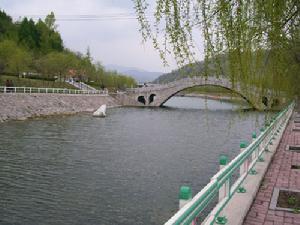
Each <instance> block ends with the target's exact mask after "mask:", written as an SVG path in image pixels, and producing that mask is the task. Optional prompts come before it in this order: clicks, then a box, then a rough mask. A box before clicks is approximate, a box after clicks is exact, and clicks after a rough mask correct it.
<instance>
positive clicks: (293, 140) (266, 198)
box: [243, 104, 300, 225]
mask: <svg viewBox="0 0 300 225" xmlns="http://www.w3.org/2000/svg"><path fill="white" fill-rule="evenodd" d="M299 106H300V104H298V112H299V114H298V115H300V110H299V108H300V107H299ZM295 116H296V113H294V115H293V117H292V119H291V120H290V121H289V124H288V126H287V128H286V130H285V131H284V134H283V136H282V139H281V142H280V144H279V146H278V148H277V152H276V154H275V155H274V158H273V161H272V163H271V164H270V166H269V168H268V171H267V173H266V175H265V177H264V180H263V183H262V185H261V187H260V188H259V191H258V193H257V195H256V198H255V199H254V201H253V203H252V206H251V208H250V210H249V211H248V214H247V216H246V218H245V220H244V223H243V224H244V225H291V224H297V225H300V214H295V213H293V212H286V211H280V210H272V209H270V208H269V207H270V204H271V199H272V195H273V190H274V188H286V189H294V190H300V169H291V166H292V165H300V152H298V153H297V152H293V151H288V150H286V147H287V145H300V132H299V131H298V132H295V131H293V130H292V129H293V127H294V126H295V124H294V119H295ZM298 120H299V119H298ZM298 201H299V199H298ZM271 205H272V204H271Z"/></svg>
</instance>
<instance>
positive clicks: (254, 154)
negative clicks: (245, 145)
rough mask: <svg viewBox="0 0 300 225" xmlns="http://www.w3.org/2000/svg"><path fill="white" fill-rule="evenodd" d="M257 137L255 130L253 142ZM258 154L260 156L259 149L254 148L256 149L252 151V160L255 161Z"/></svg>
mask: <svg viewBox="0 0 300 225" xmlns="http://www.w3.org/2000/svg"><path fill="white" fill-rule="evenodd" d="M255 139H256V132H255V131H254V132H253V133H252V142H255ZM258 148H259V147H258ZM257 156H258V154H257V150H254V151H253V152H252V155H251V162H253V161H254V159H255V158H256V157H257Z"/></svg>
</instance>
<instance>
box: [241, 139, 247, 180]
mask: <svg viewBox="0 0 300 225" xmlns="http://www.w3.org/2000/svg"><path fill="white" fill-rule="evenodd" d="M246 147H247V143H246V142H244V141H242V142H241V143H240V153H242V152H243V151H244V150H245V148H246ZM247 170H248V160H245V161H244V162H243V164H242V165H241V166H240V176H242V175H243V174H244V173H246V172H247Z"/></svg>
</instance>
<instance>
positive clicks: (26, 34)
mask: <svg viewBox="0 0 300 225" xmlns="http://www.w3.org/2000/svg"><path fill="white" fill-rule="evenodd" d="M18 36H19V42H20V43H21V44H22V45H24V46H26V47H28V48H29V49H34V50H35V49H38V48H39V47H40V34H39V32H38V30H37V28H36V26H35V24H34V21H33V20H32V19H30V20H28V19H27V18H26V17H25V18H24V19H23V20H22V22H21V24H20V27H19V30H18Z"/></svg>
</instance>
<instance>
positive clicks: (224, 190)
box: [165, 102, 295, 225]
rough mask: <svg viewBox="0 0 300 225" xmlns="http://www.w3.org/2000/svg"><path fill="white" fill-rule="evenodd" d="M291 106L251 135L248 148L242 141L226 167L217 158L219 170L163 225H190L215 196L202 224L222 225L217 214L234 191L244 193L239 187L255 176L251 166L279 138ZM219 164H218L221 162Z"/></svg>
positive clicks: (259, 159) (291, 110)
mask: <svg viewBox="0 0 300 225" xmlns="http://www.w3.org/2000/svg"><path fill="white" fill-rule="evenodd" d="M294 105H295V103H294V102H292V103H291V104H290V105H289V106H287V107H286V108H285V109H284V110H283V111H281V112H280V113H278V114H277V115H276V116H275V117H273V118H272V119H271V120H270V121H269V122H267V123H266V124H265V126H264V127H263V128H262V129H261V133H260V135H259V136H258V137H256V133H253V134H252V138H253V141H252V143H250V144H249V145H248V144H247V143H245V142H242V143H241V144H240V149H241V153H240V154H239V155H237V156H236V157H235V158H234V159H233V160H232V161H231V162H230V163H229V164H227V165H225V164H224V162H226V160H224V159H222V160H221V159H220V165H222V166H221V169H220V171H219V172H218V173H216V174H215V175H214V176H213V177H212V178H211V181H210V182H209V183H208V184H207V185H206V186H205V187H204V188H203V189H202V190H201V191H200V192H199V193H198V194H197V195H195V196H194V197H193V198H192V199H190V200H189V201H187V203H186V204H185V205H184V206H183V207H182V208H181V209H180V210H179V211H178V212H177V213H176V214H175V215H174V216H173V217H172V218H170V219H169V220H168V221H167V222H166V223H165V225H179V224H180V225H182V224H185V225H190V224H193V221H194V220H195V219H196V218H197V217H198V215H199V214H200V213H203V211H204V210H205V209H206V207H207V206H208V205H209V204H212V203H213V201H214V200H215V199H216V198H217V197H218V195H219V201H218V203H217V205H216V206H215V207H214V208H213V210H212V211H211V212H210V213H209V215H208V216H207V217H206V219H205V221H204V222H203V224H205V225H208V224H210V225H212V224H215V223H217V224H225V223H226V218H225V217H222V216H220V212H221V211H222V210H223V208H224V207H225V206H226V205H227V203H228V202H229V201H230V199H231V198H232V196H233V195H234V194H235V193H236V192H243V191H245V190H244V188H243V187H242V184H243V181H244V180H245V178H246V177H247V176H248V175H249V174H255V173H256V171H255V170H254V166H255V164H256V163H257V162H261V161H263V158H262V154H263V153H264V152H266V151H268V147H269V145H272V144H273V142H274V140H275V138H276V136H278V137H281V135H282V133H283V131H284V129H285V127H286V125H287V122H288V120H289V118H290V116H291V114H292V112H293V108H294ZM221 161H222V162H221ZM238 169H239V170H240V173H239V177H238V178H237V180H236V181H235V182H234V183H233V184H232V185H231V184H230V180H231V179H232V176H233V175H234V173H236V171H237V170H238Z"/></svg>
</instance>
